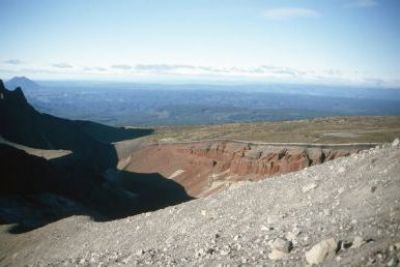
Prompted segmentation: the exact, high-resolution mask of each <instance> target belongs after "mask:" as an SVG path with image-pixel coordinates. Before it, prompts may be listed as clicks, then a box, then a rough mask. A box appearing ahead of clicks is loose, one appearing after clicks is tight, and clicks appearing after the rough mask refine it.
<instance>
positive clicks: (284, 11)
mask: <svg viewBox="0 0 400 267" xmlns="http://www.w3.org/2000/svg"><path fill="white" fill-rule="evenodd" d="M264 16H265V17H266V18H267V19H270V20H291V19H300V18H318V17H320V16H321V14H320V13H319V12H318V11H316V10H313V9H308V8H299V7H284V8H273V9H268V10H266V11H265V12H264Z"/></svg>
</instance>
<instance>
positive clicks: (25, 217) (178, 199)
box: [0, 80, 191, 233]
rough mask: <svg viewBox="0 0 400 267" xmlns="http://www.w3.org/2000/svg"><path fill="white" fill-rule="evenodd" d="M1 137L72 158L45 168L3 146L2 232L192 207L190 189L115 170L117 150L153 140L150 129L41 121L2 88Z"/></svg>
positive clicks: (18, 92) (0, 151) (38, 160)
mask: <svg viewBox="0 0 400 267" xmlns="http://www.w3.org/2000/svg"><path fill="white" fill-rule="evenodd" d="M0 96H1V97H0V136H2V137H3V138H4V139H5V140H7V141H10V142H13V143H16V144H20V145H25V146H28V147H33V148H38V149H52V150H54V149H56V150H57V149H64V150H69V151H71V152H72V153H70V154H69V155H66V156H63V157H59V158H55V159H51V160H46V159H44V158H41V157H38V156H34V155H31V154H28V153H26V152H25V151H23V150H20V149H17V148H16V147H14V146H12V145H7V144H1V143H0V170H1V177H0V224H14V226H13V227H12V228H11V229H9V231H10V233H22V232H26V231H29V230H32V229H36V228H38V227H41V226H44V225H46V224H48V223H50V222H54V221H56V220H59V219H61V218H65V217H68V216H71V215H89V216H91V217H92V218H93V219H94V220H98V221H107V220H113V219H118V218H123V217H125V216H130V215H134V214H138V213H141V212H147V211H153V210H157V209H160V208H164V207H167V206H169V205H174V204H178V203H182V202H184V201H188V200H190V199H191V198H190V197H189V196H188V195H187V194H186V192H185V190H184V188H183V187H182V186H181V185H179V184H177V183H175V182H174V181H173V180H168V179H166V178H165V177H163V176H161V175H159V174H139V173H129V172H125V171H120V170H117V168H116V167H117V164H118V156H117V152H116V150H115V147H114V145H113V144H112V143H113V142H117V141H121V140H126V139H134V138H138V137H142V136H145V135H149V134H151V133H152V132H153V130H152V129H127V128H114V127H110V126H106V125H101V124H99V123H93V122H89V121H72V120H67V119H62V118H57V117H54V116H51V115H48V114H43V113H39V112H38V111H36V110H35V109H34V108H33V107H32V106H31V105H30V104H29V103H28V101H27V100H26V98H25V96H24V94H23V92H22V90H21V88H17V89H16V90H14V91H9V90H7V89H6V88H4V86H3V83H2V81H1V80H0Z"/></svg>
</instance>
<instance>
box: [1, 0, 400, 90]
mask: <svg viewBox="0 0 400 267" xmlns="http://www.w3.org/2000/svg"><path fill="white" fill-rule="evenodd" d="M0 12H1V14H0V32H1V35H0V48H1V49H0V77H1V78H9V77H12V76H15V75H25V76H28V77H32V78H35V79H94V80H96V79H98V80H108V79H111V80H132V81H137V80H140V81H163V80H165V81H171V80H201V81H210V80H222V81H224V80H227V81H249V82H250V81H256V82H295V83H324V84H351V85H353V84H354V85H369V86H389V87H391V86H396V87H397V86H400V16H399V14H400V1H398V0H324V1H321V0H314V1H311V0H304V1H301V0H296V1H295V0H291V1H285V0H277V1H267V0H229V1H228V0H136V1H135V0H131V1H128V0H104V1H101V0H85V1H82V0H58V1H53V0H0Z"/></svg>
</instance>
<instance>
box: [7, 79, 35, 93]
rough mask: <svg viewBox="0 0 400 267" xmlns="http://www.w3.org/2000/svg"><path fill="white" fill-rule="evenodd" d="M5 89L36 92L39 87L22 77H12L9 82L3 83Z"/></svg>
mask: <svg viewBox="0 0 400 267" xmlns="http://www.w3.org/2000/svg"><path fill="white" fill-rule="evenodd" d="M5 86H6V88H8V89H10V90H13V89H15V88H17V87H21V88H23V89H24V90H27V91H28V90H37V89H39V88H40V85H38V84H37V83H36V82H34V81H32V80H30V79H28V78H26V77H24V76H19V77H14V78H12V79H11V80H8V81H6V82H5Z"/></svg>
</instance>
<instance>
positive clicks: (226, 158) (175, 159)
mask: <svg viewBox="0 0 400 267" xmlns="http://www.w3.org/2000/svg"><path fill="white" fill-rule="evenodd" d="M357 151H358V150H357V149H356V148H351V147H349V148H329V149H327V148H319V147H311V148H306V147H299V146H297V147H283V146H271V145H255V144H246V143H238V142H222V141H216V142H200V143H190V144H155V145H148V146H145V147H142V148H139V149H137V150H136V151H134V152H133V153H131V154H130V156H129V157H128V158H127V159H125V160H124V161H125V162H124V164H123V165H124V166H123V169H124V170H126V171H133V172H139V173H160V174H161V175H162V176H164V177H166V178H169V179H173V180H174V181H176V182H177V183H179V184H181V185H182V186H183V187H184V188H185V190H186V192H187V193H188V194H189V195H190V196H192V197H203V196H207V195H210V194H212V193H214V192H217V191H220V190H222V189H223V188H225V187H228V186H230V185H231V184H233V183H235V182H239V181H247V180H260V179H264V178H267V177H270V176H273V175H279V174H283V173H288V172H293V171H298V170H301V169H303V168H305V167H308V166H312V165H317V164H320V163H323V162H325V161H328V160H332V159H335V158H338V157H343V156H348V155H350V154H352V153H354V152H357Z"/></svg>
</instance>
